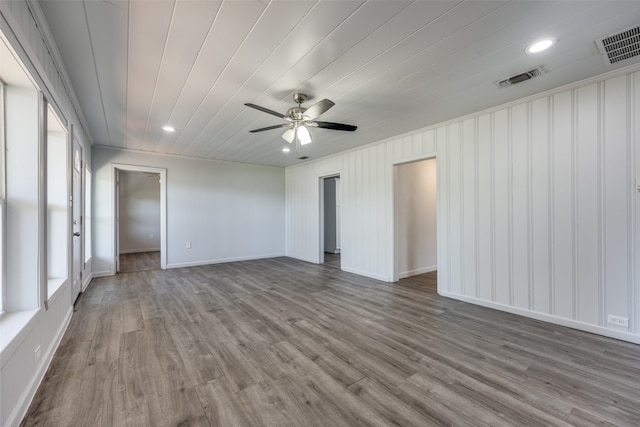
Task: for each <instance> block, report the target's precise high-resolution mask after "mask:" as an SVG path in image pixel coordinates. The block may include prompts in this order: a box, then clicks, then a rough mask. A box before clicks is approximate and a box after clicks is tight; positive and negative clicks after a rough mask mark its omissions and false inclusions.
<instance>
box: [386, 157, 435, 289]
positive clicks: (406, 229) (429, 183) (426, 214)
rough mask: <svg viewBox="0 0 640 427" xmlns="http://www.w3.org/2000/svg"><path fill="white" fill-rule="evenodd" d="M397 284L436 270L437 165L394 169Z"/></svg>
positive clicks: (413, 164) (422, 161)
mask: <svg viewBox="0 0 640 427" xmlns="http://www.w3.org/2000/svg"><path fill="white" fill-rule="evenodd" d="M393 198H394V201H393V202H394V281H398V280H399V279H403V278H406V277H410V276H415V275H419V274H424V273H428V272H433V271H437V268H438V263H437V162H436V159H435V158H428V159H420V160H416V161H412V162H407V163H401V164H396V165H394V166H393Z"/></svg>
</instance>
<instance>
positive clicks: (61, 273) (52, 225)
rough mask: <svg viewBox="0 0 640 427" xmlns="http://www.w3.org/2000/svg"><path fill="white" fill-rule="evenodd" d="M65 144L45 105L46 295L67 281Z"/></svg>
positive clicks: (55, 118) (56, 119) (62, 132)
mask: <svg viewBox="0 0 640 427" xmlns="http://www.w3.org/2000/svg"><path fill="white" fill-rule="evenodd" d="M67 147H68V140H67V130H66V129H65V127H64V125H63V124H62V121H61V120H60V118H59V117H58V115H57V114H56V112H55V111H54V110H53V108H52V107H51V105H47V143H46V149H47V156H46V157H47V183H46V187H47V226H46V230H47V278H48V281H47V282H48V283H47V294H48V297H49V298H51V297H52V296H53V294H54V293H55V292H56V291H57V290H58V289H59V288H60V287H61V286H62V285H63V284H64V283H65V282H66V280H67V278H68V277H69V272H68V270H69V266H68V240H69V239H68V235H69V207H68V206H69V204H68V200H69V194H68V185H67V182H68V178H67V169H68V160H67V158H68V153H69V151H68V148H67Z"/></svg>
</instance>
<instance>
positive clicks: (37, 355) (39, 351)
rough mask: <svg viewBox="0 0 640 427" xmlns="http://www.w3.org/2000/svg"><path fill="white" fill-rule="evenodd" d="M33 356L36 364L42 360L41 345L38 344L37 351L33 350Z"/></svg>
mask: <svg viewBox="0 0 640 427" xmlns="http://www.w3.org/2000/svg"><path fill="white" fill-rule="evenodd" d="M33 356H34V359H35V363H36V365H37V364H38V362H39V361H40V358H41V357H42V347H41V346H37V347H36V349H35V351H34V352H33Z"/></svg>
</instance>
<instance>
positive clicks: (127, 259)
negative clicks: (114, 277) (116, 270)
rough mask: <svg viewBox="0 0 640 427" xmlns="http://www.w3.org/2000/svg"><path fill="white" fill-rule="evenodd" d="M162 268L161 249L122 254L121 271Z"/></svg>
mask: <svg viewBox="0 0 640 427" xmlns="http://www.w3.org/2000/svg"><path fill="white" fill-rule="evenodd" d="M146 270H160V251H154V252H136V253H131V254H120V273H133V272H135V271H146Z"/></svg>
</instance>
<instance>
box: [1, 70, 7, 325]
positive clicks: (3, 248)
mask: <svg viewBox="0 0 640 427" xmlns="http://www.w3.org/2000/svg"><path fill="white" fill-rule="evenodd" d="M4 87H5V84H4V82H2V80H0V318H2V317H3V316H4V315H5V314H6V306H5V304H6V301H7V274H6V269H5V265H6V253H7V239H6V231H7V227H6V220H7V203H6V194H7V193H6V187H5V183H6V172H5V169H6V168H5V131H4V123H5V114H4V112H5V99H4Z"/></svg>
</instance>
